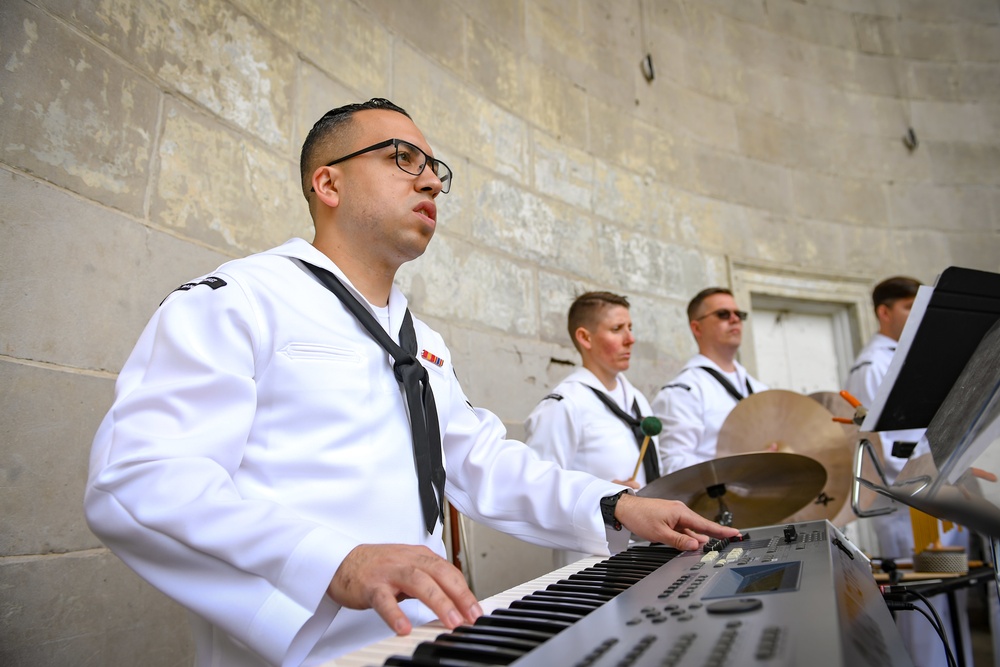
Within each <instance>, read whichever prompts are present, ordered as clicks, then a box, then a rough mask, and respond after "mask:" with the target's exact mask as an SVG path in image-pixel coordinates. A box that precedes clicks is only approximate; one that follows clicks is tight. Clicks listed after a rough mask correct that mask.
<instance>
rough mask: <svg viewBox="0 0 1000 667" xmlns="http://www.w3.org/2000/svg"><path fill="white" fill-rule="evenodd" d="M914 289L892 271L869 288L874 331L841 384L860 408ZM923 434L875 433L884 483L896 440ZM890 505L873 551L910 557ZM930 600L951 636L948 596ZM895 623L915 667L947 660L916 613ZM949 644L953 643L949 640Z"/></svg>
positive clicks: (902, 519)
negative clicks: (889, 275)
mask: <svg viewBox="0 0 1000 667" xmlns="http://www.w3.org/2000/svg"><path fill="white" fill-rule="evenodd" d="M919 288H920V282H919V281H917V280H916V279H915V278H909V277H906V276H893V277H891V278H887V279H885V280H883V281H882V282H880V283H879V284H878V285H876V286H875V288H874V289H873V290H872V305H873V307H874V309H875V317H876V318H877V319H878V327H879V328H878V332H877V333H876V334H875V335H874V336H872V338H871V340H870V341H868V344H867V345H865V347H864V348H863V349H862V350H861V352H860V354H858V357H857V359H855V361H854V365H853V366H852V367H851V370H850V372H849V373H848V376H847V383H846V384H845V386H844V389H846V390H847V391H848V392H849V393H850V394H851V395H852V396H854V397H855V398H856V399H858V400H859V401H861V404H862V405H864V406H865V407H870V406H871V405H872V402H873V401H874V400H875V395H876V394H877V393H878V388H879V386H880V385H881V384H882V380H883V379H884V378H885V374H886V372H887V371H888V370H889V364H890V363H891V362H892V357H893V355H894V354H895V352H896V345H897V344H898V341H899V337H900V335H902V333H903V328H904V327H905V326H906V322H907V320H908V319H909V317H910V309H911V308H912V307H913V301H914V299H915V298H916V296H917V290H918V289H919ZM923 435H924V429H907V430H903V431H884V432H881V433H879V439H880V440H881V441H882V451H881V463H882V468H883V470H884V472H885V475H886V479H887V481H888V482H889V484H892V482H893V481H895V479H896V476H897V475H898V474H899V472H900V471H901V470H902V469H903V466H904V465H906V461H907V457H906V456H895V455H894V454H893V448H894V447H895V446H897V444H898V443H919V444H917V446H916V448H914V449H913V450H912V453H911V454H910V456H920V455H922V454H927V453H929V452H930V449H929V447H928V445H927V442H926V440H924V441H923V442H921V438H922V437H923ZM899 446H900V447H902V448H903V450H902V451H899V452H898V453H899V454H906V451H905V449H906V445H899ZM895 505H896V511H895V512H892V513H891V514H883V515H881V516H876V517H871V518H870V519H868V520H869V521H871V522H872V528H873V529H874V532H875V535H876V537H877V538H878V549H879V553H878V554H877V555H878V556H879V557H881V558H885V559H897V558H906V559H909V558H912V557H913V527H912V523H911V521H910V512H909V509H908V507H906V506H905V505H902V504H898V503H895ZM942 543H943V544H946V545H963V546H967V544H968V531H962V532H959V531H958V530H957V529H952V530H951V531H949V533H947V534H944V535H942ZM967 595H968V592H967V591H956V599H957V600H960V601H962V603H961V604H960V605H959V606H960V609H959V612H960V619H961V621H962V623H961V624H962V626H963V634H965V635H967V628H968V614H967V611H966V609H965V604H964V602H965V600H966V599H967ZM932 601H933V603H934V607H935V609H937V610H938V613H939V615H940V616H941V620H942V621H943V622H944V625H945V627H946V628H947V630H948V633H949V636H950V635H951V623H950V622H949V621H948V619H949V610H948V599H947V596H945V595H943V594H942V595H938V596H936V597H934V598H933V599H932ZM896 626H897V627H898V628H899V634H900V636H901V637H902V639H903V643H904V644H905V645H906V647H907V649H908V650H909V652H910V657H911V658H912V659H913V662H914V664H915V665H916V666H917V667H937V666H938V665H945V664H947V658H946V656H945V652H944V647H943V646H942V645H941V641H940V639H939V638H938V635H937V633H936V632H934V630H933V629H932V628H931V626H930V625H929V624H928V622H927V620H926V619H925V618H924V617H923V616H922V615H921V614H920V613H919V612H897V613H896ZM952 645H953V646H954V642H953V640H952ZM964 646H965V647H966V649H967V650H966V654H967V656H966V664H970V665H971V664H972V657H971V651H970V650H969V648H970V646H971V642H970V641H969V639H968V636H966V637H965V641H964ZM956 657H957V656H956Z"/></svg>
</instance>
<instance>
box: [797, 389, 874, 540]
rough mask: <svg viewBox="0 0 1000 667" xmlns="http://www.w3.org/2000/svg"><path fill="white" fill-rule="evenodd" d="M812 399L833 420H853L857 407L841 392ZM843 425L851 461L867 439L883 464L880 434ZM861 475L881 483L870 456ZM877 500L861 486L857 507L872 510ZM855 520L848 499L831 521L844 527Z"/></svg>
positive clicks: (852, 469) (863, 463) (818, 395)
mask: <svg viewBox="0 0 1000 667" xmlns="http://www.w3.org/2000/svg"><path fill="white" fill-rule="evenodd" d="M809 398H811V399H813V400H814V401H817V402H818V403H819V404H820V405H822V406H823V407H824V408H826V409H827V410H829V411H830V413H831V414H832V415H833V416H834V417H842V418H844V419H854V407H853V406H852V405H851V404H850V403H848V402H847V399H846V398H844V397H843V396H841V395H840V392H837V391H817V392H813V393H811V394H809ZM840 426H841V428H843V429H844V435H846V436H847V444H848V445H849V449H850V452H851V458H852V461H853V457H854V455H855V453H856V452H857V447H858V443H859V442H860V441H861V440H862V438H867V439H868V441H869V442H870V443H872V448H873V449H874V451H875V456H877V457H878V460H879V463H882V440H881V439H880V438H879V437H878V433H872V432H870V431H862V430H860V427H859V426H858V425H857V424H854V423H851V424H843V423H841V424H840ZM851 475H852V476H853V475H854V467H853V463H852V467H851ZM861 476H862V477H863V478H865V479H867V480H870V481H873V482H878V481H879V479H878V472H877V471H876V470H875V464H874V463H872V461H871V459H870V458H868V457H867V456H866V457H865V458H864V459H863V460H862V462H861ZM852 481H853V480H852ZM878 500H879V495H878V494H877V493H875V492H874V491H872V490H871V489H869V488H867V487H865V486H862V487H861V492H860V493H859V494H858V506H859V507H861V509H863V510H867V509H870V508H871V507H872V506H873V505H874V504H875V503H876V501H878ZM883 502H884V501H883ZM856 518H857V516H856V515H855V514H854V510H853V509H852V508H851V503H850V500H848V501H847V502H845V503H844V506H843V507H842V508H840V512H838V513H837V516H835V517H834V518H832V519H830V523H832V524H833V525H835V526H837V527H838V528H843V527H844V526H846V525H847V524H848V523H850V522H851V521H854V520H855V519H856Z"/></svg>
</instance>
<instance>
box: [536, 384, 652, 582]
mask: <svg viewBox="0 0 1000 667" xmlns="http://www.w3.org/2000/svg"><path fill="white" fill-rule="evenodd" d="M617 380H618V385H617V386H616V387H615V389H614V390H613V391H610V392H609V391H608V390H607V389H606V388H605V387H604V385H603V384H602V383H601V381H600V380H598V379H597V376H596V375H594V374H593V373H592V372H591V371H589V370H588V369H586V368H579V369H577V370H575V371H573V372H572V373H571V374H570V375H569V376H567V377H566V378H565V379H564V380H563V381H562V382H560V383H559V384H558V385H556V387H555V388H554V389H553V390H552V393H550V394H549V395H547V396H546V397H545V398H543V399H542V400H541V402H540V403H539V404H538V405H537V406H535V409H534V410H532V411H531V414H530V415H529V416H528V419H527V421H525V423H524V431H525V436H524V438H525V442H526V443H527V444H528V446H529V447H531V448H532V449H533V450H535V451H536V452H538V455H539V456H540V457H541V458H543V459H545V460H546V461H554V462H555V463H557V464H559V466H560V467H562V468H566V469H567V470H582V471H584V472H588V473H590V474H591V475H594V476H595V477H599V478H601V479H606V480H611V479H620V480H625V479H629V478H630V477H631V476H632V471H633V470H635V465H636V461H638V460H639V444H638V443H637V442H636V437H635V432H634V431H633V430H632V429H631V428H630V427H629V426H628V425H626V424H625V422H624V421H622V420H621V418H620V417H618V416H617V415H615V414H614V413H613V412H612V411H611V409H610V408H609V407H608V406H607V405H605V404H604V403H602V402H601V399H599V398H598V397H597V396H596V395H595V394H594V390H595V389H596V390H597V391H600V392H602V393H603V394H605V395H606V396H608V398H610V399H611V400H612V401H614V402H615V403H616V404H617V405H618V407H620V408H621V409H622V410H624V411H625V412H626V413H628V414H634V413H633V411H632V405H633V401H634V402H635V404H636V405H637V406H638V407H639V413H640V415H641V417H638V418H639V419H640V420H641V419H642V417H648V416H650V415H651V414H652V411H651V409H650V407H649V402H648V401H647V400H646V397H645V396H643V395H642V392H640V391H639V390H637V389H636V388H635V387H633V386H632V383H630V382H629V381H628V379H626V377H625V374H624V373H619V374H618V375H617ZM647 451H652V452H653V453H654V455H655V454H656V437H655V436H653V437H651V438H650V444H649V446H648V447H647ZM657 465H659V461H657ZM636 481H637V482H638V483H639V485H640V486H645V485H646V483H647V480H646V471H645V469H644V466H642V465H640V466H639V472H638V474H637V475H636ZM589 555H590V554H589V553H585V552H582V551H566V550H556V551H555V552H553V554H552V565H553V567H555V568H560V567H563V566H565V565H569V564H570V563H575V562H576V561H578V560H580V559H581V558H585V557H587V556H589Z"/></svg>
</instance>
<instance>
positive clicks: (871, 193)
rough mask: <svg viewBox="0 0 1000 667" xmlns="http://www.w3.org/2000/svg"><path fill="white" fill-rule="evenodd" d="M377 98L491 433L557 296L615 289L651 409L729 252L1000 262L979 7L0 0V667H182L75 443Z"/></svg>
mask: <svg viewBox="0 0 1000 667" xmlns="http://www.w3.org/2000/svg"><path fill="white" fill-rule="evenodd" d="M647 52H648V53H650V54H651V55H652V61H653V64H654V68H655V70H654V71H655V79H654V80H653V81H651V82H647V81H646V80H645V79H644V78H643V75H642V72H641V70H640V66H639V63H640V60H641V59H642V57H643V56H644V55H645V54H646V53H647ZM375 95H379V96H386V97H389V98H391V99H393V100H394V101H395V102H397V103H398V104H400V105H402V106H403V107H405V108H406V109H407V110H408V111H409V112H410V113H411V114H412V115H413V117H414V118H415V119H416V121H417V123H418V125H420V126H421V127H422V129H423V130H424V133H425V134H426V136H427V138H428V140H429V141H430V142H431V144H432V145H433V147H434V149H435V151H436V153H437V156H438V157H439V158H441V159H443V160H445V161H446V162H447V163H448V164H449V165H451V166H452V167H453V169H454V170H455V174H456V176H455V187H454V190H453V192H452V193H451V194H449V195H446V196H444V197H442V198H441V199H440V200H439V202H440V216H441V219H440V227H439V233H438V237H437V238H436V239H435V240H434V241H433V243H432V244H431V246H430V249H429V250H428V252H427V254H426V256H425V257H423V258H421V259H420V260H418V261H416V262H414V263H413V264H412V265H411V266H409V267H407V268H406V269H405V270H404V272H403V273H402V275H401V279H400V282H401V284H402V286H403V287H404V289H405V290H406V291H407V292H408V293H409V294H410V295H411V297H412V303H413V307H414V310H415V311H416V312H417V313H418V314H420V315H421V316H423V317H424V318H426V319H427V320H429V321H430V322H431V323H432V324H433V325H435V326H437V327H438V328H439V329H441V331H442V333H443V334H444V335H445V337H446V339H447V340H449V341H450V344H451V346H452V348H453V351H454V353H455V357H456V360H457V366H458V369H459V372H460V375H461V377H462V380H463V382H464V383H465V386H466V390H467V392H468V393H469V395H470V398H471V399H472V400H473V401H474V402H476V403H478V404H481V405H484V406H488V407H490V408H491V409H493V410H494V411H496V412H497V413H498V414H500V415H501V416H502V417H503V418H504V419H505V420H506V421H507V422H508V423H510V424H511V425H512V426H513V427H514V430H515V432H520V429H519V428H518V425H519V424H520V422H521V421H522V420H523V419H524V417H525V416H526V415H527V413H528V411H529V410H530V409H531V407H532V406H533V405H534V403H535V402H536V401H537V400H538V399H539V398H540V397H541V396H543V395H544V394H545V393H546V390H547V388H548V387H550V386H551V385H552V384H553V383H554V382H555V381H556V380H557V379H559V378H560V377H562V375H563V374H565V373H566V371H567V366H566V365H565V364H563V363H560V362H565V361H575V360H576V357H575V354H574V353H573V352H572V349H571V348H570V346H569V345H568V342H567V340H566V334H565V333H564V331H563V328H564V325H563V323H564V317H565V310H566V307H567V305H568V303H569V301H570V300H571V298H572V296H573V295H574V294H575V293H576V292H578V291H581V290H584V289H589V288H606V289H611V290H614V291H618V292H621V293H625V294H627V295H628V296H629V297H630V298H631V299H632V302H633V317H634V319H635V323H636V332H637V335H638V336H639V339H640V342H639V344H638V345H637V353H636V355H635V356H634V358H633V359H634V361H633V370H632V372H631V373H630V377H632V379H633V382H635V383H636V384H637V385H638V386H639V387H640V388H642V389H643V390H645V391H647V392H650V391H652V390H653V389H654V388H655V387H657V386H659V385H660V384H662V381H663V380H664V379H666V378H667V377H669V374H670V373H671V372H672V371H674V370H675V369H676V368H677V367H678V365H679V363H680V362H681V361H682V360H683V359H684V358H686V357H687V356H688V355H689V354H690V352H691V350H692V343H691V341H690V340H689V338H690V337H689V334H688V332H687V328H686V325H685V323H684V321H683V316H682V310H683V307H684V304H685V303H686V301H687V299H688V298H689V297H690V296H691V295H692V294H693V293H694V292H695V291H697V290H698V289H700V288H702V287H704V286H706V285H708V284H728V283H729V282H730V279H731V277H730V276H729V275H728V266H730V262H732V261H734V260H735V261H740V262H748V263H750V264H760V265H762V266H775V267H780V268H782V269H783V270H793V271H794V270H802V271H818V272H821V273H823V274H824V275H843V276H854V277H860V278H862V279H871V280H873V281H874V280H875V279H878V278H881V277H884V276H886V275H889V274H892V273H897V272H899V273H908V274H913V275H915V276H917V277H918V278H921V279H923V280H925V281H931V280H933V279H934V276H935V275H936V274H937V273H938V272H940V271H941V270H942V269H943V268H945V267H947V266H949V265H953V264H957V265H962V266H968V267H974V268H981V269H986V270H992V271H997V270H1000V7H998V5H997V3H996V1H995V0H949V1H947V2H945V1H943V0H938V1H933V0H641V1H640V2H617V1H614V0H539V1H531V0H476V1H475V2H463V1H461V0H438V1H433V0H420V1H416V0H414V1H412V2H403V1H402V0H365V1H361V0H355V1H352V0H283V1H282V2H268V1H267V0H228V1H227V0H133V1H128V0H91V1H89V2H87V1H76V2H73V1H71V0H32V1H30V2H29V1H25V0H3V2H0V202H2V206H0V277H2V282H0V313H2V315H0V396H2V407H0V663H3V664H9V665H41V664H45V665H77V664H99V665H118V664H139V663H141V664H144V665H149V666H151V667H155V666H157V665H181V664H188V663H189V662H190V655H191V646H190V641H189V639H188V637H187V632H186V628H185V625H184V618H183V614H182V613H181V612H180V611H179V610H178V609H177V608H176V607H175V606H173V605H172V604H171V603H169V602H167V601H166V600H165V599H164V598H163V597H162V596H161V595H160V594H158V593H156V592H155V591H153V590H151V589H150V588H149V587H148V586H146V585H145V584H144V583H142V582H141V581H139V580H138V578H137V577H135V576H134V575H132V574H131V573H130V572H129V571H128V570H127V569H126V568H125V567H124V566H122V565H121V564H120V563H119V562H118V561H117V560H116V559H115V558H114V557H113V556H111V555H110V554H109V553H108V552H107V551H106V550H104V549H103V548H102V546H101V544H100V543H99V542H98V540H96V539H95V538H94V537H93V536H92V535H91V534H90V533H89V531H88V530H87V528H86V526H85V524H84V522H83V518H82V512H81V509H80V500H81V497H82V489H83V483H84V480H85V477H86V466H87V457H88V450H89V445H90V440H91V438H92V436H93V433H94V431H95V430H96V428H97V425H98V422H99V421H100V419H101V417H102V416H103V413H104V412H105V411H106V409H107V407H108V405H109V404H110V400H111V395H112V390H113V382H114V378H115V374H116V372H117V371H118V369H119V368H120V367H121V364H122V362H123V361H124V359H125V357H126V355H127V354H128V351H129V350H130V348H131V346H132V344H133V343H134V341H135V339H136V337H137V335H138V333H139V331H140V329H141V327H142V326H143V324H144V323H145V321H146V319H147V318H148V317H149V315H150V314H151V313H152V311H153V310H154V309H155V308H156V305H157V304H158V302H159V301H160V300H161V299H162V298H163V296H164V295H165V294H167V293H168V292H169V291H170V290H171V289H172V288H173V287H175V286H177V285H179V284H180V283H182V282H185V281H186V280H188V279H190V278H192V277H195V276H197V275H200V274H202V273H205V272H208V271H210V270H211V269H213V268H214V267H215V266H217V265H218V264H220V263H221V262H223V261H225V260H226V259H228V258H230V257H237V256H242V255H245V254H247V253H250V252H253V251H257V250H262V249H265V248H267V247H270V246H272V245H274V244H277V243H279V242H281V241H283V240H285V239H286V238H287V237H289V236H293V235H298V236H304V237H305V238H311V233H310V224H309V220H308V214H307V210H306V208H305V206H304V203H303V201H302V199H301V195H300V194H299V192H298V175H297V159H298V149H299V146H300V145H301V141H302V139H303V138H304V136H305V133H306V131H307V130H308V128H309V127H310V126H311V124H312V122H313V121H314V120H315V119H316V118H318V117H319V116H320V115H321V114H322V113H323V112H324V111H326V110H327V109H329V108H331V107H333V106H337V105H340V104H343V103H346V102H349V101H357V100H360V99H367V98H368V97H371V96H375ZM909 127H912V128H914V130H915V132H916V136H917V138H918V140H919V145H918V146H917V148H916V149H915V150H913V151H910V150H908V149H907V148H906V147H905V146H904V145H903V142H902V140H901V137H902V135H903V134H904V132H905V131H906V130H907V128H909Z"/></svg>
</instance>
